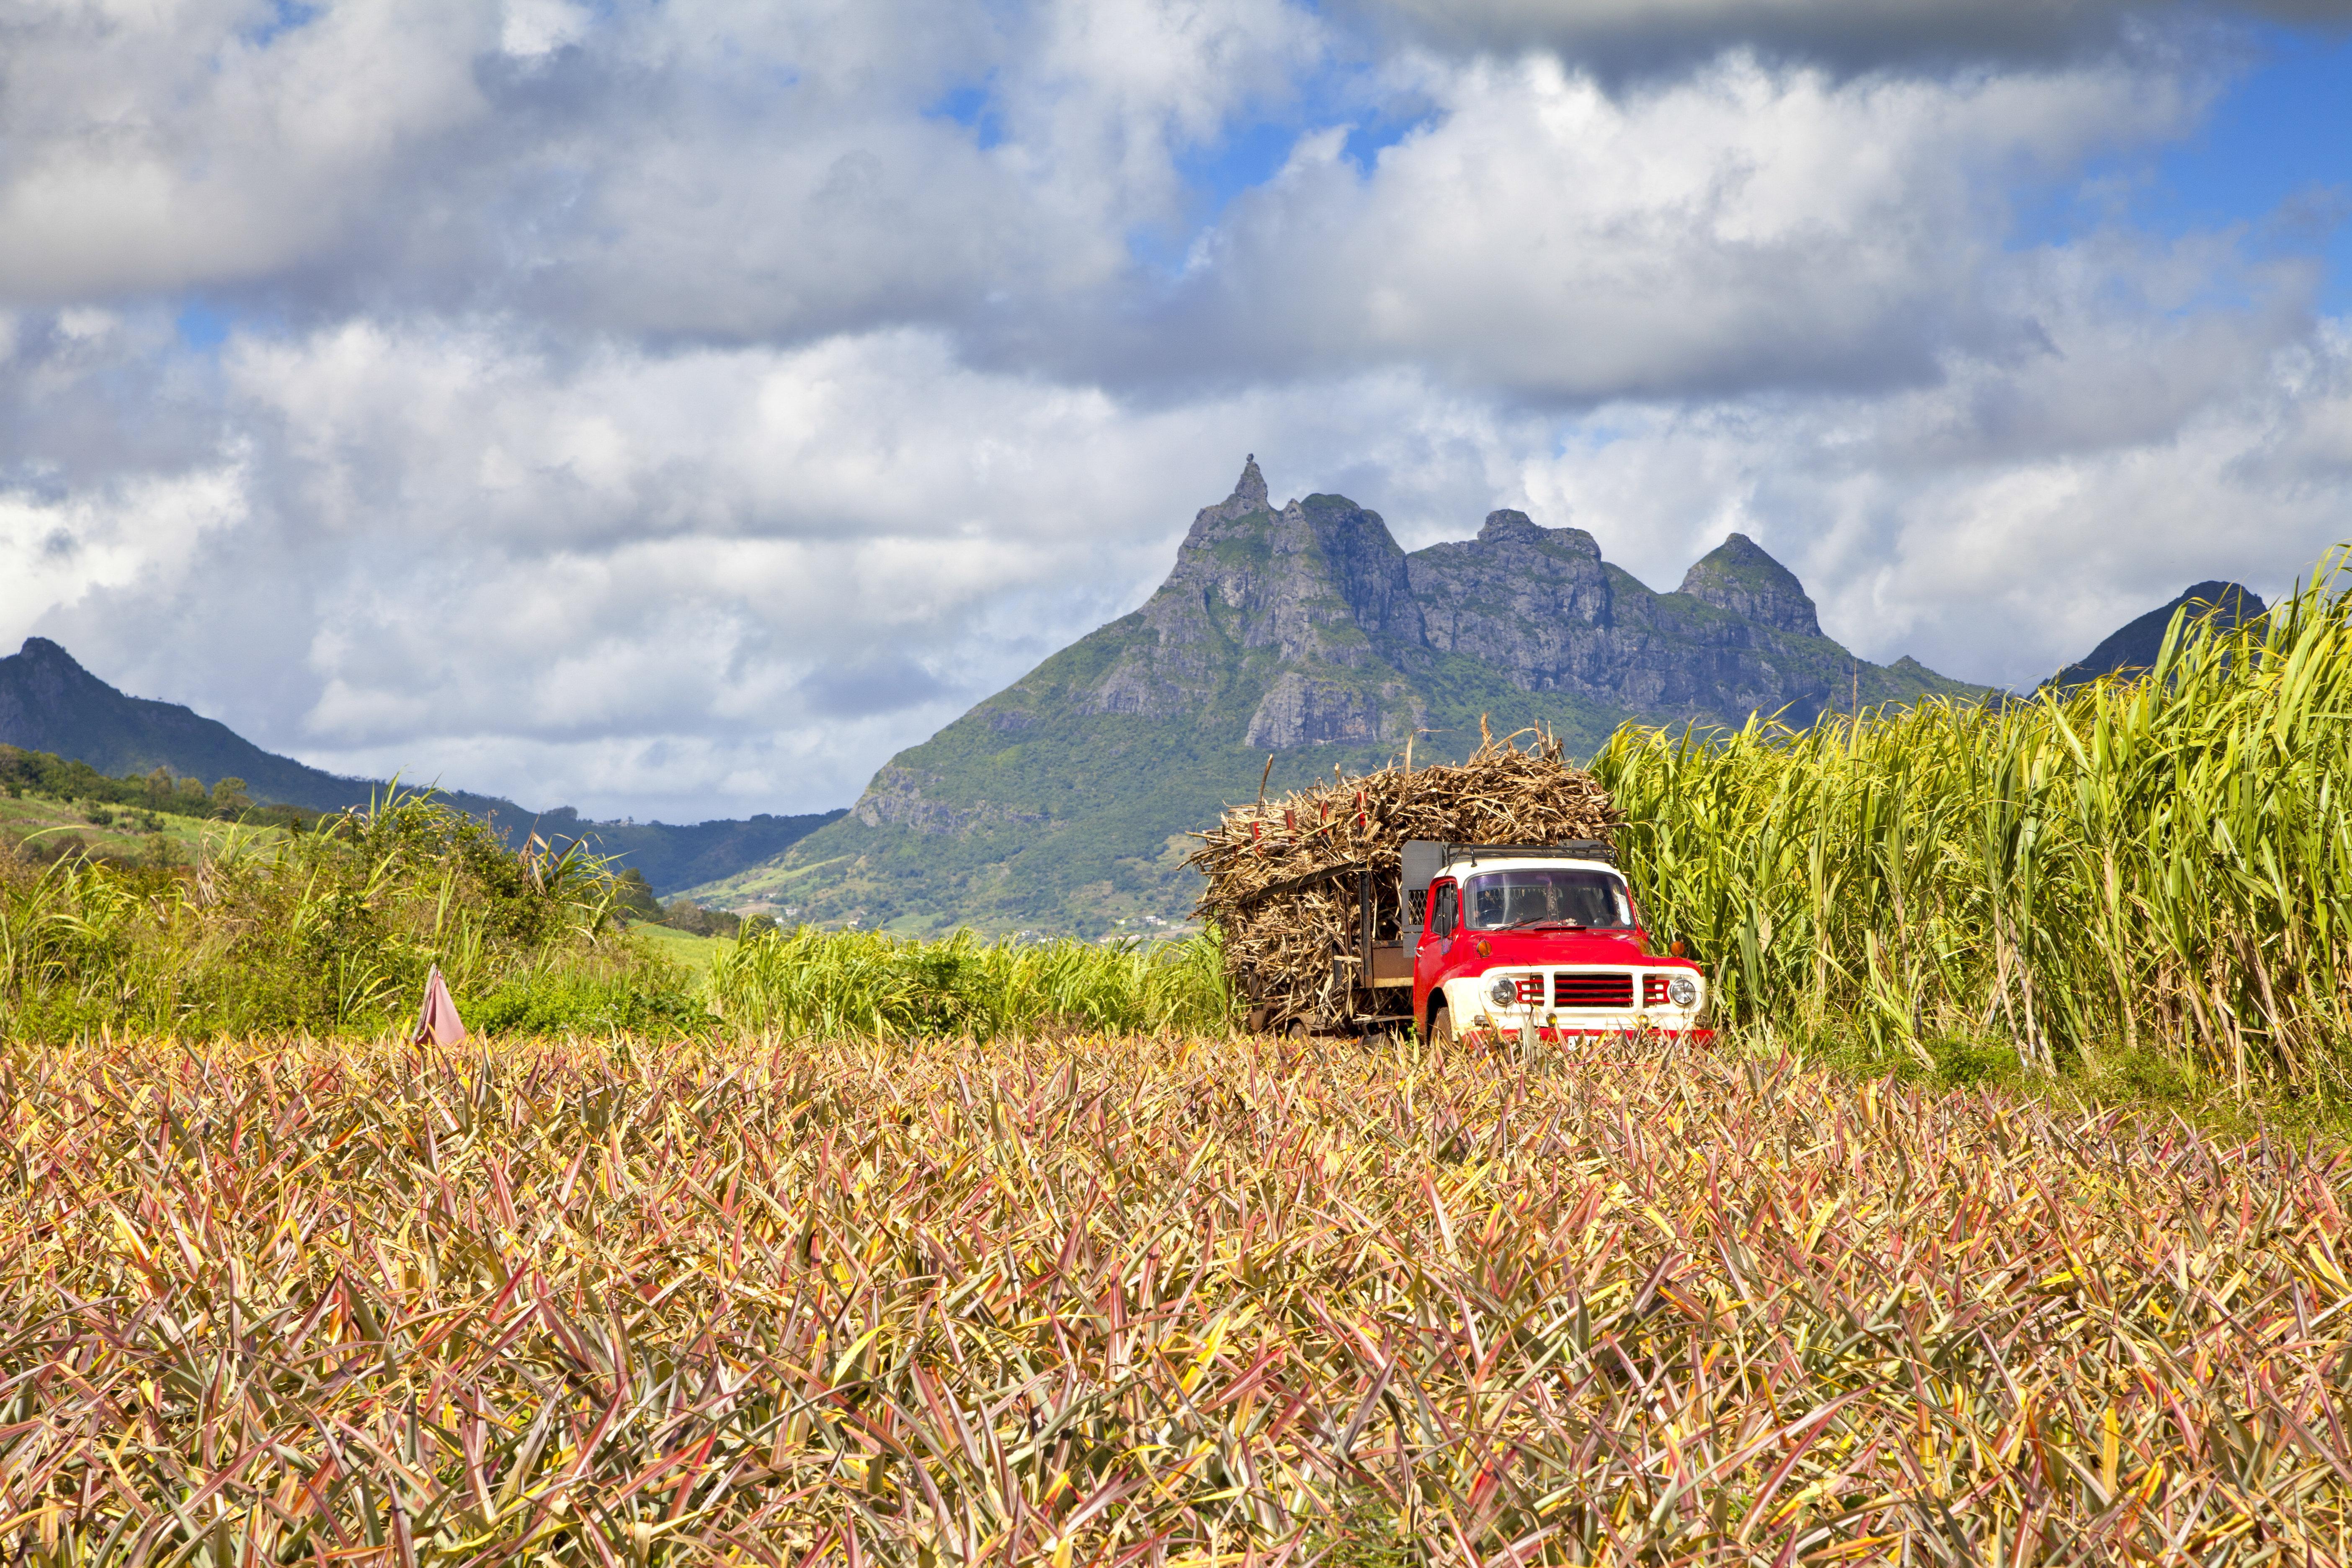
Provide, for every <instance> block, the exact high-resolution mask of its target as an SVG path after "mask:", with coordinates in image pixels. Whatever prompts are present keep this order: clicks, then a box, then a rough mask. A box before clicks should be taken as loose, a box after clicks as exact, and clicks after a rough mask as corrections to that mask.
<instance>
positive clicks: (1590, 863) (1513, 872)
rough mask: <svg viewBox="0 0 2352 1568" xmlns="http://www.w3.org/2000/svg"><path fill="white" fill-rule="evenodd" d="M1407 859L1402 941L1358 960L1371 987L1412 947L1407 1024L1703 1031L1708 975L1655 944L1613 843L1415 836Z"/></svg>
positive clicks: (1552, 1032)
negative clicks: (1450, 840)
mask: <svg viewBox="0 0 2352 1568" xmlns="http://www.w3.org/2000/svg"><path fill="white" fill-rule="evenodd" d="M1615 861H1616V857H1615V855H1614V853H1613V852H1612V850H1611V848H1610V847H1609V846H1608V845H1606V844H1603V843H1601V842H1599V841H1597V840H1580V841H1578V842H1574V843H1569V844H1556V845H1536V844H1433V843H1429V842H1426V841H1423V840H1418V839H1416V840H1414V841H1412V842H1411V843H1408V844H1406V845H1405V846H1404V847H1403V853H1402V862H1403V864H1402V873H1403V875H1402V888H1401V889H1399V890H1400V891H1401V893H1402V895H1403V896H1402V900H1400V903H1401V905H1402V916H1403V919H1402V922H1401V924H1402V931H1400V933H1399V934H1400V936H1401V937H1402V941H1401V942H1398V943H1397V945H1396V949H1395V950H1394V951H1393V952H1392V953H1391V954H1377V955H1376V954H1367V958H1368V960H1370V962H1368V963H1366V964H1365V966H1364V968H1365V970H1366V972H1368V973H1370V975H1371V976H1373V984H1376V985H1380V984H1397V983H1398V982H1399V981H1401V980H1402V974H1400V973H1398V972H1399V971H1400V970H1402V968H1403V964H1402V962H1400V961H1401V960H1402V959H1403V958H1404V956H1405V954H1406V953H1408V952H1409V953H1410V954H1411V955H1412V1022H1413V1026H1414V1027H1415V1028H1416V1029H1417V1030H1419V1031H1420V1033H1421V1034H1422V1036H1423V1037H1424V1038H1436V1039H1452V1038H1454V1037H1456V1036H1457V1035H1463V1034H1468V1033H1471V1032H1473V1031H1476V1032H1480V1033H1496V1034H1511V1035H1518V1036H1521V1037H1530V1036H1531V1037H1534V1038H1538V1039H1543V1040H1552V1041H1562V1040H1570V1039H1573V1038H1575V1037H1579V1036H1591V1035H1609V1034H1620V1033H1629V1032H1632V1033H1644V1034H1647V1033H1655V1034H1661V1035H1677V1036H1685V1037H1691V1038H1694V1039H1705V1038H1711V1037H1712V1031H1710V1030H1706V1029H1703V1028H1701V1027H1699V1022H1700V1020H1701V1018H1703V1017H1704V1016H1705V1015H1706V1002H1707V994H1706V993H1707V986H1706V975H1705V974H1704V973H1701V971H1700V969H1699V966H1698V965H1697V964H1696V963H1694V962H1692V961H1691V960H1690V959H1688V958H1684V957H1678V956H1675V955H1673V954H1670V953H1661V952H1652V951H1650V937H1649V933H1648V932H1647V931H1644V930H1643V927H1642V914H1641V909H1640V906H1639V905H1637V904H1636V903H1635V902H1634V900H1633V889H1632V888H1631V887H1629V886H1628V885H1627V884H1626V881H1625V878H1624V876H1623V874H1622V873H1621V872H1620V871H1619V870H1618V869H1617V867H1616V863H1615ZM1386 945H1387V944H1385V943H1382V944H1381V946H1386ZM1381 957H1386V958H1388V962H1387V963H1380V962H1378V960H1379V958H1381Z"/></svg>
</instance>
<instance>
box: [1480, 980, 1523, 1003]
mask: <svg viewBox="0 0 2352 1568" xmlns="http://www.w3.org/2000/svg"><path fill="white" fill-rule="evenodd" d="M1486 994H1487V995H1489V996H1492V997H1493V998H1494V999H1495V1005H1496V1006H1497V1007H1508V1006H1510V1005H1513V1004H1515V1003H1517V1001H1518V999H1519V983H1518V982H1517V981H1516V980H1514V979H1512V978H1511V977H1510V976H1509V975H1507V974H1497V975H1496V976H1495V984H1492V985H1489V986H1488V987H1486Z"/></svg>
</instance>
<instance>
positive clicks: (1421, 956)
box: [1412, 877, 1462, 1026]
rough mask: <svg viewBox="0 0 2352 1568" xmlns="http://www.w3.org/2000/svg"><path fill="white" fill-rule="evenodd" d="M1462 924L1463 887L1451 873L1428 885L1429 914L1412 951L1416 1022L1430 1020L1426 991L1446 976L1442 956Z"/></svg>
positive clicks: (1434, 986)
mask: <svg viewBox="0 0 2352 1568" xmlns="http://www.w3.org/2000/svg"><path fill="white" fill-rule="evenodd" d="M1461 925H1462V889H1460V887H1459V886H1457V885H1456V884H1455V882H1454V879H1452V878H1451V877H1445V878H1440V879H1438V880H1436V881H1434V882H1432V883H1431V884H1430V885H1429V918H1428V920H1427V921H1425V922H1424V923H1423V926H1422V928H1421V943H1420V945H1419V946H1417V947H1415V948H1414V949H1413V952H1412V1011H1413V1017H1414V1018H1415V1019H1416V1020H1417V1024H1416V1026H1420V1025H1425V1024H1426V1023H1427V1022H1428V1021H1429V995H1430V993H1431V992H1432V991H1433V990H1434V989H1435V988H1436V987H1437V986H1438V985H1439V984H1441V983H1443V982H1444V979H1445V968H1446V964H1445V956H1446V953H1447V952H1448V950H1450V949H1451V948H1452V947H1453V945H1454V932H1455V931H1458V930H1459V929H1460V928H1461Z"/></svg>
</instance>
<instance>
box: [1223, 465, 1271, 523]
mask: <svg viewBox="0 0 2352 1568" xmlns="http://www.w3.org/2000/svg"><path fill="white" fill-rule="evenodd" d="M1236 502H1238V503H1240V508H1241V510H1244V511H1254V510H1256V509H1257V508H1259V507H1262V506H1264V505H1265V504H1266V500H1265V475H1264V474H1262V473H1260V472H1258V468H1257V454H1256V453H1255V452H1252V453H1251V454H1250V455H1249V456H1248V458H1245V459H1244V461H1243V463H1242V477H1241V478H1240V479H1235V480H1234V493H1233V494H1232V495H1230V496H1227V497H1226V498H1225V504H1226V505H1227V506H1233V505H1234V504H1235V503H1236Z"/></svg>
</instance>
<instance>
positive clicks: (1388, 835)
mask: <svg viewBox="0 0 2352 1568" xmlns="http://www.w3.org/2000/svg"><path fill="white" fill-rule="evenodd" d="M1521 736H1528V737H1531V738H1532V739H1531V742H1530V744H1529V745H1528V746H1527V747H1526V748H1525V749H1522V748H1521V747H1520V746H1519V744H1518V741H1519V739H1520V737H1521ZM1616 820H1617V818H1616V814H1615V813H1614V812H1613V811H1612V809H1611V806H1610V804H1609V795H1608V793H1607V792H1606V791H1604V790H1603V789H1602V788H1601V785H1600V784H1599V783H1597V782H1596V781H1595V780H1594V779H1593V777H1592V775H1591V774H1590V773H1585V772H1583V771H1582V770H1581V769H1578V768H1572V767H1570V766H1569V765H1568V763H1566V762H1565V761H1564V760H1563V758H1562V756H1561V749H1560V743H1559V741H1557V740H1555V739H1553V738H1552V737H1550V736H1549V735H1546V734H1544V733H1542V732H1541V731H1532V730H1522V731H1519V732H1518V733H1517V734H1515V735H1507V736H1506V737H1504V738H1503V739H1502V740H1500V741H1496V740H1493V739H1491V738H1490V739H1487V740H1486V741H1485V742H1484V743H1483V744H1481V745H1480V746H1479V748H1478V750H1477V752H1475V754H1473V755H1472V756H1471V758H1470V759H1469V760H1468V761H1467V762H1464V763H1437V764H1434V765H1432V766H1425V767H1419V768H1416V767H1414V766H1413V765H1412V755H1411V752H1407V754H1406V756H1405V759H1404V760H1403V761H1402V762H1401V763H1391V765H1390V766H1388V767H1385V768H1382V769H1381V770H1380V771H1379V772H1377V773H1366V774H1364V775H1362V776H1361V777H1360V778H1352V779H1351V778H1347V777H1344V776H1340V775H1339V774H1338V773H1337V770H1334V778H1333V782H1332V783H1330V784H1318V785H1316V786H1314V787H1312V788H1310V789H1302V790H1299V791H1297V792H1296V793H1294V794H1291V795H1284V796H1283V797H1281V798H1280V799H1278V800H1272V801H1269V800H1265V799H1260V800H1259V801H1257V802H1256V803H1255V805H1237V806H1234V807H1233V808H1231V809H1230V810H1228V811H1227V812H1226V813H1225V815H1224V817H1223V820H1222V821H1220V822H1219V823H1218V824H1217V826H1215V827H1213V828H1211V829H1210V830H1209V831H1208V832H1206V833H1201V834H1196V835H1194V837H1197V838H1200V839H1201V840H1202V844H1201V847H1199V848H1198V849H1195V850H1194V851H1192V855H1191V856H1190V857H1188V858H1187V859H1186V862H1185V863H1186V864H1187V865H1190V866H1192V867H1193V868H1196V869H1197V870H1199V871H1200V873H1201V875H1202V878H1204V879H1206V880H1207V883H1208V887H1207V889H1206V890H1205V891H1203V892H1202V895H1201V900H1200V903H1199V904H1198V905H1197V906H1196V907H1195V909H1194V913H1196V914H1197V915H1200V916H1201V917H1202V918H1204V919H1207V920H1213V921H1216V922H1217V924H1218V926H1219V927H1220V928H1222V929H1223V932H1224V939H1225V966H1226V970H1227V972H1228V973H1230V974H1231V975H1232V976H1233V979H1234V984H1235V985H1236V986H1237V987H1238V988H1239V989H1240V991H1241V992H1242V994H1244V996H1246V997H1248V998H1249V1000H1250V1002H1251V1003H1252V1004H1253V1005H1252V1007H1251V1014H1250V1016H1251V1022H1252V1023H1253V1025H1255V1026H1257V1027H1260V1028H1279V1027H1282V1026H1286V1025H1288V1024H1291V1023H1294V1022H1304V1023H1305V1024H1307V1026H1310V1027H1313V1026H1330V1025H1333V1024H1337V1023H1339V1022H1341V1021H1344V1019H1345V1018H1346V1017H1347V1016H1348V1005H1349V989H1350V986H1351V984H1352V979H1351V971H1350V970H1349V966H1348V964H1347V963H1345V962H1344V960H1345V959H1346V958H1347V956H1348V955H1349V954H1352V953H1354V952H1357V951H1358V948H1359V938H1358V933H1357V922H1358V920H1359V918H1360V904H1359V901H1358V893H1357V886H1356V879H1355V876H1354V873H1355V872H1356V871H1357V870H1358V869H1359V868H1367V867H1369V868H1370V870H1371V871H1372V873H1373V878H1372V881H1373V887H1374V900H1373V935H1374V938H1375V940H1378V941H1384V942H1391V941H1394V940H1395V939H1396V936H1397V932H1398V929H1399V916H1400V910H1399V907H1398V902H1397V878H1396V873H1397V870H1398V863H1399V851H1400V850H1401V848H1402V846H1403V845H1404V843H1405V841H1406V840H1408V839H1412V838H1428V839H1435V840H1438V841H1440V842H1443V843H1451V844H1559V843H1565V842H1567V841H1569V840H1571V839H1579V838H1599V839H1606V838H1607V837H1609V830H1610V827H1611V826H1612V824H1613V823H1614V822H1615V821H1616ZM1335 958H1339V959H1341V960H1343V962H1342V963H1339V964H1336V965H1335V964H1334V963H1333V960H1334V959H1335Z"/></svg>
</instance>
